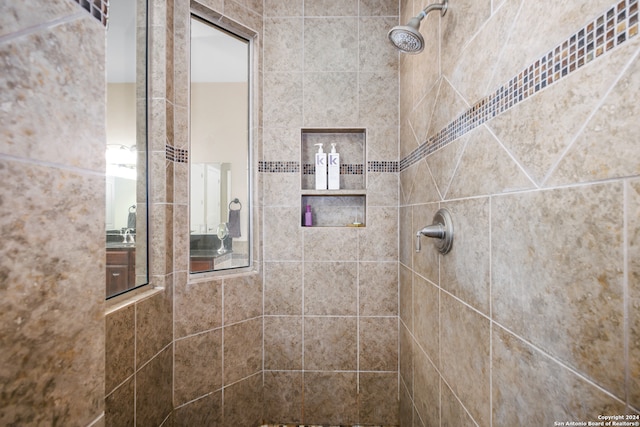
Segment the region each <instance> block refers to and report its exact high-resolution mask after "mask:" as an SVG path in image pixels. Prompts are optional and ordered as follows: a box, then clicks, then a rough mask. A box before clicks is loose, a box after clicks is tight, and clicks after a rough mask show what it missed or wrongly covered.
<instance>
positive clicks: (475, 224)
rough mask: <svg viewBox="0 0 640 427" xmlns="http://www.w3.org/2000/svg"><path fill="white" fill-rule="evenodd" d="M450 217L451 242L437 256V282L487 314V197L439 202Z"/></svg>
mask: <svg viewBox="0 0 640 427" xmlns="http://www.w3.org/2000/svg"><path fill="white" fill-rule="evenodd" d="M442 207H443V208H446V209H447V210H448V211H449V212H450V213H451V217H452V221H453V227H454V231H453V233H454V234H453V235H454V243H453V245H454V246H453V248H452V250H451V252H450V253H448V254H447V255H445V256H443V257H442V258H441V263H440V265H441V270H440V286H441V287H442V288H443V289H445V290H447V291H448V292H450V293H452V294H454V295H455V296H457V297H458V298H460V299H461V300H463V301H465V302H466V303H467V304H469V305H471V306H472V307H474V308H476V309H477V310H479V311H481V312H482V313H484V314H485V315H487V316H489V315H490V297H491V296H490V277H489V274H490V271H489V267H490V258H489V256H490V252H489V250H490V246H491V243H490V240H489V228H490V224H489V214H490V212H489V210H490V206H489V198H479V199H467V200H461V201H457V202H448V203H443V204H442Z"/></svg>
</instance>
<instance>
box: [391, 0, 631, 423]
mask: <svg viewBox="0 0 640 427" xmlns="http://www.w3.org/2000/svg"><path fill="white" fill-rule="evenodd" d="M422 7H424V5H423V4H422V2H421V1H413V0H402V1H401V21H402V22H405V21H407V20H408V19H409V18H410V17H411V16H413V15H415V14H416V13H417V12H418V11H419V10H420V9H421V8H422ZM421 30H422V33H423V34H424V36H425V39H426V48H425V51H424V52H423V53H422V54H421V55H418V56H403V57H402V59H401V71H400V75H401V85H400V87H401V106H400V110H401V124H400V125H401V142H400V150H401V157H402V158H403V162H402V164H401V170H402V172H401V184H400V187H401V195H400V289H401V290H400V317H401V322H400V324H401V326H400V342H401V346H400V347H401V349H400V373H401V386H400V396H401V410H400V414H401V416H400V420H401V425H403V426H411V425H413V426H416V425H419V426H427V425H474V423H475V424H477V425H480V426H490V425H494V426H503V425H553V423H554V421H584V422H586V421H598V418H597V417H598V415H601V414H602V415H616V414H624V413H638V410H639V409H640V394H639V393H638V390H640V346H639V345H638V342H639V341H640V316H638V308H640V279H639V277H640V265H639V264H638V259H640V249H639V246H640V222H639V220H638V218H640V166H639V165H640V162H638V147H639V143H640V140H639V139H638V138H639V137H638V135H640V121H638V117H639V114H640V110H639V108H638V104H637V102H635V97H636V96H637V94H638V93H640V92H639V91H640V77H639V76H640V74H639V73H640V69H639V67H640V61H638V55H639V54H640V37H638V36H637V33H638V3H637V1H635V0H633V1H621V2H617V3H613V2H611V1H610V0H604V1H603V0H598V1H575V2H552V1H541V2H528V1H520V0H503V1H496V0H494V1H490V0H480V1H477V0H474V1H471V0H455V1H451V2H450V6H449V11H448V12H447V14H446V16H444V17H443V18H440V17H439V16H438V14H437V13H434V14H431V15H429V17H428V18H427V19H425V21H424V22H423V24H422V27H421ZM501 87H502V89H500V88H501ZM441 131H442V132H441ZM448 135H453V136H452V137H448ZM425 142H426V144H425ZM430 144H440V145H439V146H437V147H435V150H432V149H431V148H430V147H429V146H430ZM441 207H446V208H447V209H449V210H450V211H451V213H452V215H453V221H454V227H455V239H454V247H453V250H452V252H451V253H450V254H448V255H446V256H439V255H437V252H435V251H434V250H430V249H431V248H429V247H428V246H426V245H425V244H423V249H422V252H420V253H415V252H414V250H413V246H412V242H413V239H414V235H415V231H416V230H418V229H419V228H421V227H423V226H424V225H427V224H429V223H431V219H432V217H433V215H434V213H435V212H436V210H437V209H438V208H441Z"/></svg>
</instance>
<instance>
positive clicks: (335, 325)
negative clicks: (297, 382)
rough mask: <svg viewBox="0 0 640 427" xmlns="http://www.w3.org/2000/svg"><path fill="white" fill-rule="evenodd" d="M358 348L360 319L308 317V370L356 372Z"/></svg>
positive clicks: (306, 353) (306, 366)
mask: <svg viewBox="0 0 640 427" xmlns="http://www.w3.org/2000/svg"><path fill="white" fill-rule="evenodd" d="M357 347H358V338H357V318H355V317H305V319H304V369H305V370H332V371H333V370H343V371H346V370H351V371H352V370H355V369H356V367H357ZM305 383H306V379H305Z"/></svg>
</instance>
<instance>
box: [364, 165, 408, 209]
mask: <svg viewBox="0 0 640 427" xmlns="http://www.w3.org/2000/svg"><path fill="white" fill-rule="evenodd" d="M399 178H400V175H399V174H397V173H390V172H367V181H368V182H367V206H370V207H382V206H386V207H391V206H393V207H396V206H398V203H399V198H398V195H399V194H398V185H399V184H400V181H399Z"/></svg>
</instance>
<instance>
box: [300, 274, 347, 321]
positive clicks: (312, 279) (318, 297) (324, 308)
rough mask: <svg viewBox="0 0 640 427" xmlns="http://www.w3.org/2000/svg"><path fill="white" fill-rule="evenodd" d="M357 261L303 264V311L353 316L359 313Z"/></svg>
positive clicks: (307, 313) (306, 312)
mask: <svg viewBox="0 0 640 427" xmlns="http://www.w3.org/2000/svg"><path fill="white" fill-rule="evenodd" d="M357 266H358V264H357V263H355V262H305V263H304V313H305V314H306V315H332V316H339V315H343V316H345V315H350V316H355V315H356V314H357V313H358V303H357V302H358V267H357Z"/></svg>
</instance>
